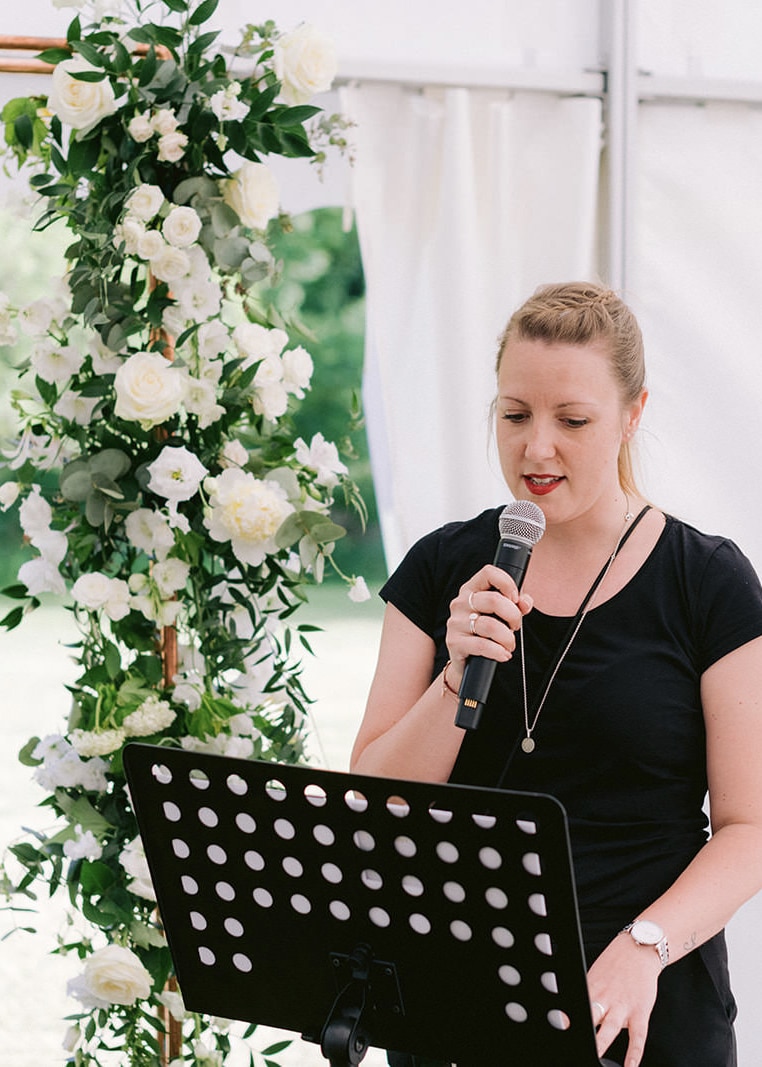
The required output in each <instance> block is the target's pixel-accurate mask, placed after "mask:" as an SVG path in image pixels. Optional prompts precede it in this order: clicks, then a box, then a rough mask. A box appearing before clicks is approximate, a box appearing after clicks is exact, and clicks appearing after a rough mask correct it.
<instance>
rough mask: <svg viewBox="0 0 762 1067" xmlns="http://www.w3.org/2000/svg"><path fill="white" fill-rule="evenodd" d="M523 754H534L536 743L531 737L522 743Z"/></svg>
mask: <svg viewBox="0 0 762 1067" xmlns="http://www.w3.org/2000/svg"><path fill="white" fill-rule="evenodd" d="M521 751H522V752H534V741H533V740H532V738H531V737H525V738H524V739H523V740H522V742H521Z"/></svg>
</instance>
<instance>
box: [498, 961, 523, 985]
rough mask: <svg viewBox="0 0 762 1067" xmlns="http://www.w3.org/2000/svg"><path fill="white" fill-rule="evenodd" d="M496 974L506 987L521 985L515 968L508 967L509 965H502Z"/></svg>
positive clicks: (519, 976)
mask: <svg viewBox="0 0 762 1067" xmlns="http://www.w3.org/2000/svg"><path fill="white" fill-rule="evenodd" d="M497 974H498V977H499V979H500V981H501V982H504V983H505V984H506V985H520V984H521V975H520V974H519V972H518V971H517V970H516V968H515V967H512V966H511V965H510V963H504V964H503V966H502V967H499V968H498V972H497Z"/></svg>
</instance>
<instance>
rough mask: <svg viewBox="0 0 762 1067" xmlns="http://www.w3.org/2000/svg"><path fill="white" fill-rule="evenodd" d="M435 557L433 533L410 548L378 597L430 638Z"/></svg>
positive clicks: (436, 541)
mask: <svg viewBox="0 0 762 1067" xmlns="http://www.w3.org/2000/svg"><path fill="white" fill-rule="evenodd" d="M438 555H439V531H438V530H437V531H435V532H434V533H431V534H428V535H427V536H426V537H423V538H421V540H420V541H417V542H416V544H414V545H413V547H412V548H411V549H410V550H409V551H408V553H407V555H406V556H405V558H404V559H403V560H402V562H401V563H400V565H399V566H398V567H397V569H396V570H395V571H394V573H393V574H392V575H391V577H390V578H389V580H388V581H387V582H386V584H385V585H384V586H383V588H382V589H381V592H380V594H379V595H380V596H381V599H382V600H384V601H385V602H386V603H387V604H393V605H394V607H395V608H397V609H398V610H399V611H401V612H402V614H403V615H404V616H405V617H406V618H408V619H410V621H411V622H412V623H414V624H415V625H416V626H417V627H418V628H419V629H420V630H423V632H424V633H426V634H428V635H429V637H433V636H434V632H435V630H436V612H435V605H436V602H437V599H438V596H437V593H438V590H437V589H436V580H435V576H436V570H437V566H436V564H437V558H438Z"/></svg>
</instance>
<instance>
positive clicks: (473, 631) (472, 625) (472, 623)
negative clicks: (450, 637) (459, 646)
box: [468, 611, 479, 637]
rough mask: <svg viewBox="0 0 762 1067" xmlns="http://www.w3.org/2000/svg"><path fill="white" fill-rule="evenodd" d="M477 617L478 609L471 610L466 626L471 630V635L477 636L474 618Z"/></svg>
mask: <svg viewBox="0 0 762 1067" xmlns="http://www.w3.org/2000/svg"><path fill="white" fill-rule="evenodd" d="M478 618H479V612H478V611H472V612H471V614H470V615H469V616H468V628H469V630H470V631H471V635H472V637H478V636H479V635H478V634H477V632H476V620H477V619H478Z"/></svg>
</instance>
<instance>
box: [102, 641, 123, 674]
mask: <svg viewBox="0 0 762 1067" xmlns="http://www.w3.org/2000/svg"><path fill="white" fill-rule="evenodd" d="M103 653H104V655H103V661H104V663H105V665H106V670H107V671H108V676H109V678H116V676H117V675H118V674H119V672H120V671H121V669H122V657H121V654H120V652H119V649H118V648H117V646H116V645H115V644H114V643H113V642H112V641H109V642H108V643H107V644H106V647H105V648H104V650H103Z"/></svg>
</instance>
